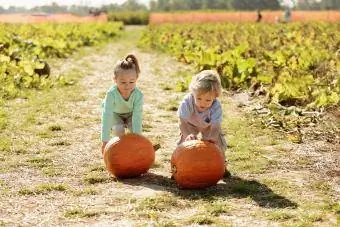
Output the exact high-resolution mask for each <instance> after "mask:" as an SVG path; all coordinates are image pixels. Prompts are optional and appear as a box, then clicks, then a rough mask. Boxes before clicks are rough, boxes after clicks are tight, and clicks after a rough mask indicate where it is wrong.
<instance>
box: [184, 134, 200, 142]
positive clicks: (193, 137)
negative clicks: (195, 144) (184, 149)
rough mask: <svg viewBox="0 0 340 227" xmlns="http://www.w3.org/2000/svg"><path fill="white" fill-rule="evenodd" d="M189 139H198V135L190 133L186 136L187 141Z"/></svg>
mask: <svg viewBox="0 0 340 227" xmlns="http://www.w3.org/2000/svg"><path fill="white" fill-rule="evenodd" d="M189 140H197V136H195V135H194V134H190V135H188V136H187V138H185V141H189Z"/></svg>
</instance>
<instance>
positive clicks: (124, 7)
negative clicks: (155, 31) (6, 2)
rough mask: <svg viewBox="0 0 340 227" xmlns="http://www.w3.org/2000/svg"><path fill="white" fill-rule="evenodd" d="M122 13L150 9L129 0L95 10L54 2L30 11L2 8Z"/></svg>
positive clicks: (79, 13)
mask: <svg viewBox="0 0 340 227" xmlns="http://www.w3.org/2000/svg"><path fill="white" fill-rule="evenodd" d="M120 11H145V12H146V11H148V7H147V6H146V5H144V4H141V3H138V1H137V0H127V1H125V2H124V3H122V4H116V3H115V4H108V5H103V6H102V7H100V8H94V7H90V6H84V5H71V6H66V5H58V4H57V3H55V2H53V3H52V4H50V5H43V6H36V7H33V8H30V9H27V8H25V7H16V6H10V7H9V8H8V9H4V8H3V7H1V6H0V13H36V12H44V13H51V14H54V13H74V14H77V15H88V14H89V13H90V12H120Z"/></svg>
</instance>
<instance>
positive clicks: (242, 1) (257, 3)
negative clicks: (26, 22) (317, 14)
mask: <svg viewBox="0 0 340 227" xmlns="http://www.w3.org/2000/svg"><path fill="white" fill-rule="evenodd" d="M280 1H281V0H151V1H150V4H149V5H148V6H147V5H144V4H142V3H139V2H138V1H137V0H126V1H125V2H124V3H122V4H108V5H103V6H101V7H100V8H97V9H93V7H89V6H86V5H71V6H65V5H58V4H57V3H55V2H53V3H52V4H50V5H43V6H37V7H33V8H30V9H27V8H25V7H15V6H11V7H9V8H8V9H4V8H3V7H1V6H0V13H35V12H44V13H74V14H78V15H86V14H89V12H90V11H92V12H93V10H96V11H97V12H98V11H100V12H122V11H129V12H131V11H139V12H140V11H144V12H147V11H151V12H155V11H156V12H157V11H177V10H209V9H212V10H256V9H260V10H279V9H280V8H281V5H280V4H279V2H280ZM296 9H298V10H328V9H333V10H334V9H335V10H337V9H340V1H339V0H321V1H317V0H299V1H298V4H297V6H296Z"/></svg>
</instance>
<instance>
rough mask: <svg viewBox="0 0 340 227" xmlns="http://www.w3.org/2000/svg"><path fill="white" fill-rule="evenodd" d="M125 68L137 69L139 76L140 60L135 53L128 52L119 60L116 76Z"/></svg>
mask: <svg viewBox="0 0 340 227" xmlns="http://www.w3.org/2000/svg"><path fill="white" fill-rule="evenodd" d="M125 70H134V71H136V74H137V77H138V76H139V73H140V68H139V64H138V60H137V58H136V56H135V55H133V54H128V55H127V56H126V57H125V58H124V59H122V60H119V61H118V62H117V63H116V65H115V69H114V74H115V78H116V77H117V76H118V75H119V74H120V73H121V72H122V71H125Z"/></svg>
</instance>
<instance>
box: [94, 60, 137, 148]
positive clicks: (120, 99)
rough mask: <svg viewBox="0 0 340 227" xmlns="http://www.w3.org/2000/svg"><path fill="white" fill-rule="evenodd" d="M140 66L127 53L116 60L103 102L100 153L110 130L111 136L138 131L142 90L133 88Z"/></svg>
mask: <svg viewBox="0 0 340 227" xmlns="http://www.w3.org/2000/svg"><path fill="white" fill-rule="evenodd" d="M139 73H140V68H139V64H138V60H137V58H136V57H135V56H134V55H132V54H130V55H127V56H126V57H125V58H124V59H122V60H120V61H118V62H117V63H116V65H115V68H114V77H113V80H114V82H115V85H113V86H112V87H111V88H110V89H109V90H108V91H107V92H106V96H105V98H104V101H103V112H102V129H101V140H102V152H103V151H104V148H105V145H106V144H107V142H108V141H109V140H110V132H111V129H112V130H113V132H114V135H115V136H122V135H124V134H125V128H128V129H129V131H130V132H133V133H141V132H142V112H143V93H142V92H141V91H140V90H139V89H138V88H137V87H136V82H137V79H138V77H139Z"/></svg>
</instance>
